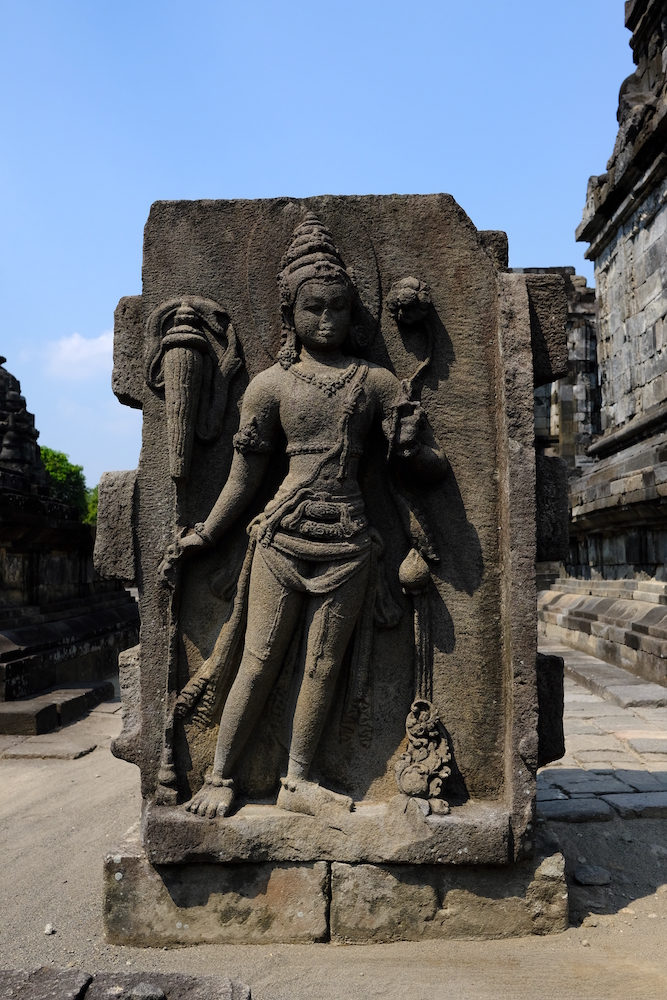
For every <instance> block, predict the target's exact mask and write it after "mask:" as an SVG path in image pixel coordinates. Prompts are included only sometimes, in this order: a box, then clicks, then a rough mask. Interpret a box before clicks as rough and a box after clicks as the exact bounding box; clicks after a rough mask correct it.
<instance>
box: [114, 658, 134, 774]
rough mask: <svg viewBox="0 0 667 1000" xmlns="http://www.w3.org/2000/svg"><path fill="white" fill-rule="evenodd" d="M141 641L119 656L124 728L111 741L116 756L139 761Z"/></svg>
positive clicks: (130, 760)
mask: <svg viewBox="0 0 667 1000" xmlns="http://www.w3.org/2000/svg"><path fill="white" fill-rule="evenodd" d="M140 671H141V643H138V644H137V645H136V646H132V647H131V648H130V649H126V650H124V651H123V652H122V653H121V654H120V655H119V657H118V682H119V685H120V697H121V702H122V706H123V729H122V732H121V733H120V735H119V736H117V737H116V739H115V740H113V741H112V743H111V752H112V754H113V755H114V757H119V758H120V759H121V760H127V761H129V763H130V764H136V763H138V761H139V759H140V746H141V743H140V741H141V674H140Z"/></svg>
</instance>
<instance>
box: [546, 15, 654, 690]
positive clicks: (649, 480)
mask: <svg viewBox="0 0 667 1000" xmlns="http://www.w3.org/2000/svg"><path fill="white" fill-rule="evenodd" d="M665 14H666V9H665V3H664V0H641V2H637V3H628V4H626V26H627V27H628V28H629V29H630V30H631V31H632V33H633V34H632V38H631V40H630V45H631V47H632V50H633V59H634V62H635V63H636V67H637V68H636V70H635V72H634V73H633V74H632V75H631V76H629V77H628V78H627V79H626V80H625V81H624V82H623V83H622V85H621V89H620V94H619V106H618V122H619V129H618V135H617V137H616V143H615V146H614V150H613V153H612V156H611V158H610V160H609V162H608V164H607V169H606V171H605V173H604V174H601V175H600V176H597V177H591V178H590V180H589V183H588V191H587V197H586V207H585V209H584V214H583V220H582V223H581V225H580V226H579V228H578V230H577V238H578V239H579V240H585V241H587V242H589V243H590V246H589V248H588V250H587V251H586V256H587V257H588V258H589V259H591V260H593V261H594V263H595V282H596V301H597V313H598V319H597V338H596V339H597V372H596V373H595V375H593V373H592V372H591V373H590V376H591V379H592V378H594V380H595V391H596V392H597V391H599V393H600V398H599V401H598V404H599V419H598V420H597V421H593V423H597V427H596V428H592V430H593V432H594V435H599V436H597V437H595V439H594V440H592V441H590V440H589V446H588V448H587V456H583V455H580V456H579V458H578V460H575V463H574V464H575V465H577V466H578V469H579V471H581V472H582V475H581V477H580V478H579V477H576V478H575V477H573V478H572V480H571V497H570V500H571V511H572V516H571V525H570V552H569V555H568V557H567V559H566V560H565V570H566V573H567V576H568V578H578V579H579V580H580V581H586V580H588V581H592V582H593V583H598V582H602V583H605V582H607V581H609V582H611V581H628V582H629V581H634V582H638V581H646V580H647V578H653V579H652V580H649V581H647V582H655V583H661V584H662V585H663V587H664V580H665V560H666V556H667V523H666V520H665V511H666V510H667V508H666V507H665V495H667V472H666V470H665V462H664V459H665V441H666V437H667V435H666V434H665V428H666V426H667V406H666V405H665V398H666V396H667V353H666V351H667V326H666V325H665V320H666V318H667V265H666V261H667V254H666V247H667V242H666V241H667V235H666V231H667V206H666V201H667V156H666V155H665V138H666V136H667V113H666V112H667V102H666V100H665V97H666V94H667V75H666V67H667V20H666V18H665ZM591 357H592V355H591ZM581 361H582V364H583V363H585V361H586V359H585V358H583V357H582V359H581ZM587 377H588V376H587ZM590 384H591V387H593V382H592V381H591V383H590ZM561 387H562V383H561V385H559V386H558V387H554V393H553V395H554V396H555V395H556V394H558V393H561ZM597 387H599V390H598V388H597ZM565 388H566V387H563V391H565ZM582 391H583V396H586V395H587V390H586V389H585V386H583V385H580V386H579V387H578V392H579V397H580V398H582V397H581V394H582ZM572 405H574V406H575V408H576V406H577V405H578V404H577V402H576V399H573V401H572ZM553 415H554V411H553V410H552V413H551V416H552V417H553ZM582 416H583V417H585V414H582ZM552 424H553V419H552ZM557 433H558V434H559V436H560V434H561V431H560V429H559V430H558V432H557ZM589 438H590V434H589ZM550 444H551V442H550ZM559 447H561V448H562V449H564V450H561V454H563V457H566V455H565V450H567V449H568V448H569V442H568V441H565V440H560V441H559ZM568 461H569V460H568ZM563 582H564V581H563V578H562V577H561V578H560V579H558V580H556V581H555V583H554V589H555V590H561V591H562V589H563ZM605 596H607V595H605ZM609 596H611V595H609ZM663 597H664V595H663ZM656 603H657V602H656ZM663 603H664V601H663ZM565 626H567V629H568V630H567V631H562V633H561V634H560V635H559V634H558V629H560V628H561V625H560V624H556V623H553V622H551V623H550V624H549V625H548V626H547V628H550V629H551V635H552V637H553V638H560V639H562V641H564V642H567V643H571V644H574V645H576V647H577V648H578V649H582V650H585V651H586V652H590V653H592V654H593V655H595V656H598V657H600V658H601V659H605V660H608V661H609V662H612V663H615V664H618V665H619V666H622V667H625V668H626V669H629V670H631V671H632V672H633V673H636V674H638V675H640V676H642V677H645V678H646V679H648V680H657V681H659V682H661V683H664V681H665V679H666V677H665V659H664V658H665V652H666V647H665V646H664V642H663V640H664V638H665V636H659V637H657V639H658V640H659V641H655V639H656V637H654V636H653V635H651V634H650V633H649V634H647V635H646V636H639V637H637V636H635V635H633V633H632V630H631V629H626V628H625V627H623V626H622V625H618V624H617V622H608V621H605V620H604V619H603V620H602V621H598V620H593V621H592V622H589V624H588V625H587V624H586V623H585V620H584V619H583V616H582V617H581V618H580V619H579V620H576V619H575V617H574V616H572V617H569V620H568V621H567V622H564V623H563V627H565Z"/></svg>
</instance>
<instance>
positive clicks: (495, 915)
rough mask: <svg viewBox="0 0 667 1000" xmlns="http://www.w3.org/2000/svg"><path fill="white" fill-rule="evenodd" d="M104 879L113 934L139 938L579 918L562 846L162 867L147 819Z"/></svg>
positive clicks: (543, 927)
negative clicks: (445, 856)
mask: <svg viewBox="0 0 667 1000" xmlns="http://www.w3.org/2000/svg"><path fill="white" fill-rule="evenodd" d="M104 879H105V889H104V895H105V898H104V922H105V929H106V936H107V940H108V941H109V942H110V943H112V944H119V945H133V946H135V947H147V948H151V947H153V948H157V947H164V946H165V945H193V944H262V943H264V944H268V943H284V944H299V943H301V944H303V943H306V942H310V941H327V940H331V941H335V942H339V943H355V944H362V943H379V942H384V941H419V940H426V939H437V938H480V939H483V938H504V937H520V936H523V935H527V934H553V933H558V932H559V931H563V930H566V928H567V926H568V896H567V886H566V883H565V864H564V860H563V856H562V855H561V854H551V855H550V856H548V857H544V856H540V857H538V858H536V859H534V860H533V861H524V862H521V863H520V864H516V865H511V866H503V867H500V866H497V867H485V866H471V867H461V866H456V867H455V866H449V865H369V864H343V863H340V862H326V861H316V862H313V863H290V862H267V863H254V864H253V863H248V864H220V863H217V864H209V863H206V862H197V863H189V864H175V865H159V866H153V865H151V864H150V863H149V862H148V860H147V858H146V855H145V853H144V851H143V848H142V847H141V844H140V841H139V834H138V829H137V830H132V831H130V833H129V834H128V836H127V839H126V840H125V842H124V843H123V844H122V846H121V847H120V848H119V849H118V850H117V851H116V852H115V853H113V854H109V855H107V857H106V858H105V862H104Z"/></svg>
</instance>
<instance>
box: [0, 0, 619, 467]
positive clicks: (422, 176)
mask: <svg viewBox="0 0 667 1000" xmlns="http://www.w3.org/2000/svg"><path fill="white" fill-rule="evenodd" d="M623 7H624V5H623V3H622V0H558V2H557V3H556V2H552V0H546V2H536V0H505V2H502V3H501V2H499V0H465V2H461V0H456V2H455V0H424V2H420V0H412V3H409V4H408V3H405V2H398V0H355V2H350V0H337V2H336V3H330V4H324V3H313V2H312V0H311V2H309V3H305V2H301V0H282V2H281V3H278V2H276V0H273V2H268V0H236V2H233V3H232V2H228V0H216V2H214V0H188V2H185V0H181V2H175V0H159V2H157V0H131V2H127V0H114V2H113V3H104V4H103V3H97V2H95V3H93V2H91V0H87V2H85V0H69V2H68V0H58V2H57V3H55V2H53V0H20V2H18V3H17V2H16V0H2V2H0V17H1V21H0V78H1V81H2V82H1V86H2V94H3V101H2V107H1V108H0V129H1V132H0V134H1V136H2V142H1V143H0V175H1V184H0V255H1V259H0V283H1V289H0V353H2V354H3V355H6V356H7V358H8V362H7V366H6V367H7V368H8V369H9V370H10V371H11V372H12V373H13V374H14V375H16V376H17V377H18V378H19V379H20V380H21V384H22V388H23V391H24V394H25V395H26V396H27V400H28V409H29V410H31V411H32V412H33V413H35V415H36V423H37V427H38V428H39V430H40V431H41V436H40V443H42V444H46V445H48V446H50V447H52V448H57V449H59V450H62V451H65V452H67V454H68V455H69V456H70V458H71V460H72V461H74V462H77V463H79V464H81V465H83V466H84V469H85V473H86V477H87V479H88V482H89V484H91V485H92V484H94V483H96V482H97V480H98V479H99V476H100V474H101V473H102V472H103V471H104V470H105V469H120V468H132V467H133V466H134V465H136V462H137V458H138V454H139V446H140V424H141V414H140V413H138V412H136V411H131V410H128V409H127V408H125V407H121V406H120V404H119V403H117V402H116V401H115V399H114V397H113V395H112V394H111V389H110V372H111V334H110V331H111V328H112V324H113V310H114V308H115V305H116V303H117V301H118V299H119V298H120V296H121V295H130V294H136V293H138V292H140V291H141V243H142V231H143V225H144V222H145V220H146V217H147V215H148V210H149V207H150V205H151V202H153V201H155V200H157V199H162V198H238V197H242V198H263V197H272V196H276V195H292V196H296V197H299V196H306V195H313V194H322V193H330V194H365V193H376V194H384V193H390V192H399V193H427V192H433V191H446V192H449V193H450V194H452V195H453V196H454V197H455V198H456V199H457V201H458V202H459V203H460V205H461V206H462V207H463V208H464V209H465V211H466V212H467V213H468V215H469V216H470V217H471V218H472V220H473V222H474V223H475V225H476V226H477V227H478V228H480V229H504V230H506V231H507V233H508V234H509V243H510V264H511V265H512V266H515V267H528V266H546V265H556V264H574V265H576V267H577V269H578V270H579V271H580V272H582V273H584V274H586V275H587V277H588V279H589V283H590V282H592V268H591V266H590V264H588V262H586V261H584V258H583V250H584V249H585V247H583V246H582V245H581V244H576V243H575V242H574V229H575V227H576V225H577V224H578V222H579V221H580V218H581V209H582V207H583V204H584V200H585V194H586V182H587V179H588V176H589V174H592V173H602V172H603V171H604V169H605V164H606V162H607V159H608V158H609V156H610V155H611V152H612V148H613V144H614V138H615V135H616V128H617V123H616V107H617V98H618V89H619V86H620V84H621V82H622V80H623V79H624V77H625V76H627V75H628V74H629V73H631V72H632V70H633V64H632V58H631V52H630V49H629V47H628V39H629V37H630V36H629V33H628V32H627V31H626V30H625V28H624V26H623Z"/></svg>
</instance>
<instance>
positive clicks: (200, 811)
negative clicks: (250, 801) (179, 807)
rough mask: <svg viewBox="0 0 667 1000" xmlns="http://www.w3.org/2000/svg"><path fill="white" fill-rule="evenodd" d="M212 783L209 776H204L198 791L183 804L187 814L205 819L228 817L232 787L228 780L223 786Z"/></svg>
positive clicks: (232, 798) (232, 795)
mask: <svg viewBox="0 0 667 1000" xmlns="http://www.w3.org/2000/svg"><path fill="white" fill-rule="evenodd" d="M214 781H215V779H212V778H211V776H210V775H208V774H207V775H206V778H205V779H204V784H203V785H202V786H201V788H200V789H199V791H198V792H197V793H196V794H195V795H193V796H192V798H191V799H190V801H189V802H186V804H185V808H186V809H187V810H188V812H191V813H193V814H194V815H195V816H203V817H205V818H206V819H213V818H214V817H215V816H227V815H228V813H229V810H230V809H231V808H232V803H233V802H234V795H235V793H234V785H233V783H232V782H231V781H230V780H229V779H226V780H225V783H224V784H217V783H215V784H214Z"/></svg>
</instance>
